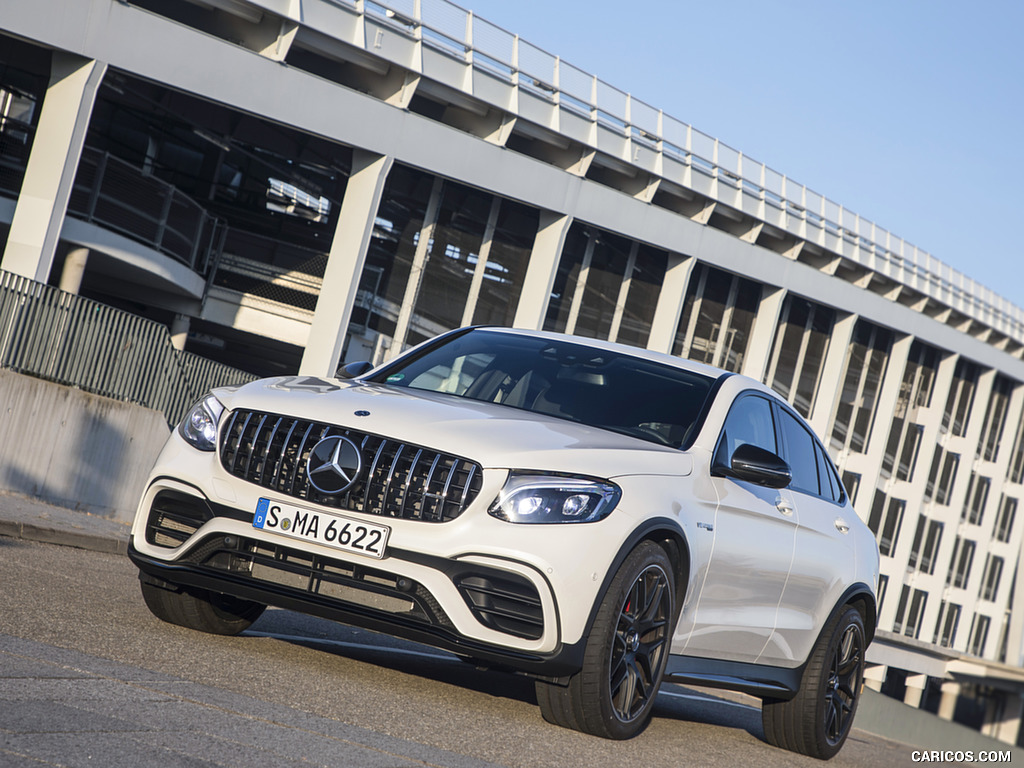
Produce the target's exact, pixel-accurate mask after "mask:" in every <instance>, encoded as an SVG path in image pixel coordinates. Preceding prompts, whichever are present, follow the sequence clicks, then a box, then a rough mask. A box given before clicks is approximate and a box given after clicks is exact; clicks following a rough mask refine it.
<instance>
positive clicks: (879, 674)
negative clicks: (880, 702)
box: [864, 664, 889, 691]
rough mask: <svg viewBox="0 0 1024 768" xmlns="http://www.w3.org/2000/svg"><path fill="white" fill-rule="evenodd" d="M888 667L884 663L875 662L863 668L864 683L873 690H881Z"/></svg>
mask: <svg viewBox="0 0 1024 768" xmlns="http://www.w3.org/2000/svg"><path fill="white" fill-rule="evenodd" d="M888 671H889V668H888V667H887V666H885V665H884V664H875V665H873V666H869V667H868V668H867V669H865V670H864V685H866V686H867V687H868V688H870V689H871V690H873V691H881V690H882V685H883V684H884V683H885V675H886V672H888Z"/></svg>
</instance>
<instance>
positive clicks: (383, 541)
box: [252, 499, 391, 558]
mask: <svg viewBox="0 0 1024 768" xmlns="http://www.w3.org/2000/svg"><path fill="white" fill-rule="evenodd" d="M252 526H253V528H259V529H261V530H264V531H274V532H275V533H282V534H284V535H285V536H291V537H292V538H293V539H301V540H302V541H315V542H316V543H317V544H325V545H327V546H328V547H334V548H335V549H341V550H344V551H345V552H355V553H357V554H360V555H369V556H370V557H376V558H381V557H384V547H385V546H386V545H387V541H388V534H389V533H391V529H390V528H388V527H387V526H386V525H375V524H374V523H366V522H363V521H362V520H353V519H351V518H348V517H344V516H343V515H334V514H331V513H329V512H317V511H316V510H313V509H305V508H304V507H296V506H293V505H291V504H289V503H287V502H282V501H273V500H271V499H260V500H259V501H258V502H256V514H254V515H253V518H252Z"/></svg>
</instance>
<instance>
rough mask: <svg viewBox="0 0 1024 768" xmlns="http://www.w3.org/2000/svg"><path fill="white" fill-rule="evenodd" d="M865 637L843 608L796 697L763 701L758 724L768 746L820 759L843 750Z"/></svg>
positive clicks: (853, 612) (856, 615) (855, 617)
mask: <svg viewBox="0 0 1024 768" xmlns="http://www.w3.org/2000/svg"><path fill="white" fill-rule="evenodd" d="M865 637H866V635H865V632H864V619H863V617H862V616H861V615H860V611H858V610H857V609H856V608H853V607H851V606H846V607H845V608H844V609H843V610H841V611H839V613H838V614H837V615H836V616H834V617H833V618H832V620H831V621H830V622H829V624H828V625H827V626H826V627H825V630H824V631H823V632H822V633H821V636H820V637H819V638H818V642H817V643H816V644H815V646H814V650H813V651H812V652H811V658H810V659H809V661H808V663H807V669H806V670H805V672H804V679H803V684H802V685H801V687H800V690H799V691H798V692H797V695H796V696H795V697H794V698H793V699H791V700H788V701H782V700H777V699H765V701H764V704H763V705H762V707H761V721H762V723H763V725H764V735H765V739H767V741H768V743H769V744H772V745H773V746H776V747H782V748H783V749H788V750H790V751H792V752H799V753H801V754H804V755H809V756H811V757H816V758H819V759H821V760H828V759H829V758H831V757H833V756H834V755H835V754H836V753H837V752H838V751H839V750H840V749H841V748H842V746H843V743H844V742H845V741H846V737H847V736H848V735H849V733H850V728H851V727H852V725H853V718H854V716H855V715H856V714H857V703H858V702H859V700H860V692H861V686H862V684H863V682H864V650H865V648H866V647H867V643H866V641H865Z"/></svg>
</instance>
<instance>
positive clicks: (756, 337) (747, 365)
mask: <svg viewBox="0 0 1024 768" xmlns="http://www.w3.org/2000/svg"><path fill="white" fill-rule="evenodd" d="M785 298H786V291H785V289H783V288H773V287H772V286H769V285H766V286H764V287H763V288H762V289H761V301H760V303H759V304H758V307H757V315H756V316H755V317H754V327H753V328H751V329H750V339H749V340H748V341H747V351H746V353H745V354H744V355H743V370H742V371H741V373H743V374H744V375H745V376H749V377H750V378H752V379H757V380H758V381H764V377H765V373H767V371H768V364H769V363H770V362H771V355H772V341H773V340H774V339H775V329H776V328H778V327H779V315H781V314H782V302H783V299H785Z"/></svg>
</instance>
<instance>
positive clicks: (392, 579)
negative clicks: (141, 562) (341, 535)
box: [184, 536, 453, 629]
mask: <svg viewBox="0 0 1024 768" xmlns="http://www.w3.org/2000/svg"><path fill="white" fill-rule="evenodd" d="M184 561H185V562H190V563H195V564H197V565H201V566H204V567H205V568H210V569H213V570H216V571H221V572H224V573H227V574H230V575H231V577H232V578H234V579H241V580H251V581H253V582H259V583H261V584H266V585H274V587H276V588H283V589H285V590H286V591H288V592H291V593H294V594H303V595H317V596H319V598H320V599H321V601H322V602H323V603H324V604H325V605H332V604H335V605H337V606H345V607H351V606H359V607H361V608H367V609H371V610H373V611H380V612H384V613H389V614H393V615H398V616H403V617H405V618H408V619H411V620H414V621H420V622H424V623H427V624H432V625H435V626H439V627H445V628H449V629H450V628H452V626H453V625H452V623H451V619H449V618H448V616H447V615H446V614H445V612H444V611H443V610H442V609H441V606H440V605H439V604H438V602H437V600H435V599H434V596H433V595H431V594H430V592H429V591H427V589H426V587H424V586H423V585H422V584H419V583H417V582H415V581H413V580H412V579H409V578H406V577H405V576H398V575H396V574H394V573H391V572H389V571H386V570H382V569H379V568H371V567H368V566H366V565H363V564H357V563H352V562H348V561H345V560H340V559H335V558H330V557H321V556H320V555H311V554H309V553H308V552H303V551H302V550H298V549H293V548H291V547H288V546H284V545H282V544H271V543H267V542H263V541H256V540H255V539H247V538H244V537H238V536H213V537H210V538H208V539H206V540H204V541H203V542H201V543H200V544H199V545H198V546H196V547H195V548H194V549H193V550H192V551H191V552H189V554H188V556H187V557H185V558H184Z"/></svg>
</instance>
